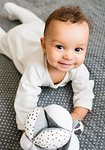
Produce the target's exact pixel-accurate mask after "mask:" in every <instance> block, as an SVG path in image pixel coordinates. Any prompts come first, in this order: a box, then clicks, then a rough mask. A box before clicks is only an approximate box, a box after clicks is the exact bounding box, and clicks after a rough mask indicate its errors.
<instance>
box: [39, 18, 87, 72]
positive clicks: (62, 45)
mask: <svg viewBox="0 0 105 150" xmlns="http://www.w3.org/2000/svg"><path fill="white" fill-rule="evenodd" d="M88 37H89V27H88V24H87V23H86V22H83V23H74V24H73V23H71V22H70V21H68V22H62V21H58V20H53V21H52V22H51V23H50V24H49V26H48V28H47V31H46V36H45V38H42V39H41V44H42V48H43V51H44V53H45V54H46V57H47V62H48V69H50V70H51V69H53V70H54V69H55V70H57V71H61V72H67V71H70V70H71V69H74V68H77V67H79V66H80V65H81V64H82V63H83V62H84V59H85V54H86V48H87V44H88Z"/></svg>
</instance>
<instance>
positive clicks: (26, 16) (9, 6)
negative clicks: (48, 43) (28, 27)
mask: <svg viewBox="0 0 105 150" xmlns="http://www.w3.org/2000/svg"><path fill="white" fill-rule="evenodd" d="M4 9H5V10H6V12H7V14H8V18H9V19H10V20H20V21H21V22H22V23H30V22H33V21H35V22H36V23H37V24H40V25H43V26H44V22H43V21H42V20H41V19H40V18H38V17H37V16H36V15H35V14H33V13H32V12H31V11H29V10H27V9H26V8H23V7H20V6H18V5H16V4H14V3H11V2H7V3H5V5H4Z"/></svg>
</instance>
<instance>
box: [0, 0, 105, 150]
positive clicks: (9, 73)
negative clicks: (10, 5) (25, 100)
mask: <svg viewBox="0 0 105 150" xmlns="http://www.w3.org/2000/svg"><path fill="white" fill-rule="evenodd" d="M7 1H8V0H0V26H1V27H2V28H4V30H5V31H8V30H9V29H10V28H12V27H13V26H15V25H17V24H19V22H18V21H15V22H10V21H9V20H7V17H6V14H5V12H4V11H3V5H4V3H5V2H7ZM11 2H14V3H16V4H18V5H20V6H23V7H26V8H28V9H30V10H31V11H33V12H34V13H36V14H37V15H38V16H39V17H40V18H41V19H43V20H45V19H46V17H47V16H48V15H49V14H50V13H51V12H52V11H53V10H55V9H56V8H58V7H60V6H61V5H71V4H76V5H79V6H80V7H81V8H82V9H83V11H84V13H85V14H86V15H88V16H90V17H91V20H92V24H93V28H92V31H91V35H90V39H89V43H88V49H87V55H86V59H85V64H86V66H87V68H88V69H89V72H90V75H91V76H90V78H91V79H93V80H94V81H95V87H94V94H95V98H94V100H93V109H92V111H91V112H89V113H88V114H87V116H86V118H85V119H84V120H83V124H84V132H83V134H82V135H81V136H80V137H79V140H80V150H105V0H101V1H98V0H88V1H85V0H73V1H72V0H66V1H65V0H30V1H28V0H21V1H20V0H15V1H14V0H11ZM20 78H21V75H20V73H19V72H18V71H17V70H16V68H15V66H14V64H13V62H12V61H11V60H10V59H8V58H7V57H6V56H4V55H1V54H0V150H21V147H20V144H19V140H20V137H21V132H20V131H18V130H17V127H16V121H15V111H14V99H15V95H16V90H17V87H18V84H19V80H20ZM72 96H73V92H72V87H71V82H69V83H68V84H67V85H66V86H65V87H60V88H58V89H52V88H49V87H42V93H41V95H40V97H39V102H38V105H39V106H47V105H49V104H59V105H61V106H63V107H64V108H66V109H67V110H68V111H70V112H71V111H72Z"/></svg>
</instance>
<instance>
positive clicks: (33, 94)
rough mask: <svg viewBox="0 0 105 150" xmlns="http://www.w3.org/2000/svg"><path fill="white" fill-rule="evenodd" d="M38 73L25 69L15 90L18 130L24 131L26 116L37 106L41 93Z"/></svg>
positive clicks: (31, 68) (31, 69)
mask: <svg viewBox="0 0 105 150" xmlns="http://www.w3.org/2000/svg"><path fill="white" fill-rule="evenodd" d="M39 86H40V80H39V76H38V72H37V71H36V70H35V68H34V67H33V66H32V67H27V69H26V70H25V72H24V74H23V76H22V78H21V80H20V84H19V87H18V90H17V95H16V99H15V103H14V106H15V111H16V121H17V126H18V129H20V130H24V121H25V118H26V116H27V114H28V113H29V112H30V111H32V110H34V108H35V107H36V106H37V101H38V95H39V94H40V92H41V88H40V87H39Z"/></svg>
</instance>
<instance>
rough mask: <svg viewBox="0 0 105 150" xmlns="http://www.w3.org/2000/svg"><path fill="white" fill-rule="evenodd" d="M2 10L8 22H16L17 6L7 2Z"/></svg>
mask: <svg viewBox="0 0 105 150" xmlns="http://www.w3.org/2000/svg"><path fill="white" fill-rule="evenodd" d="M4 9H5V11H6V13H7V15H8V18H9V20H11V21H13V20H18V16H17V14H19V13H20V12H19V6H18V5H16V4H14V3H11V2H7V3H5V4H4Z"/></svg>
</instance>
